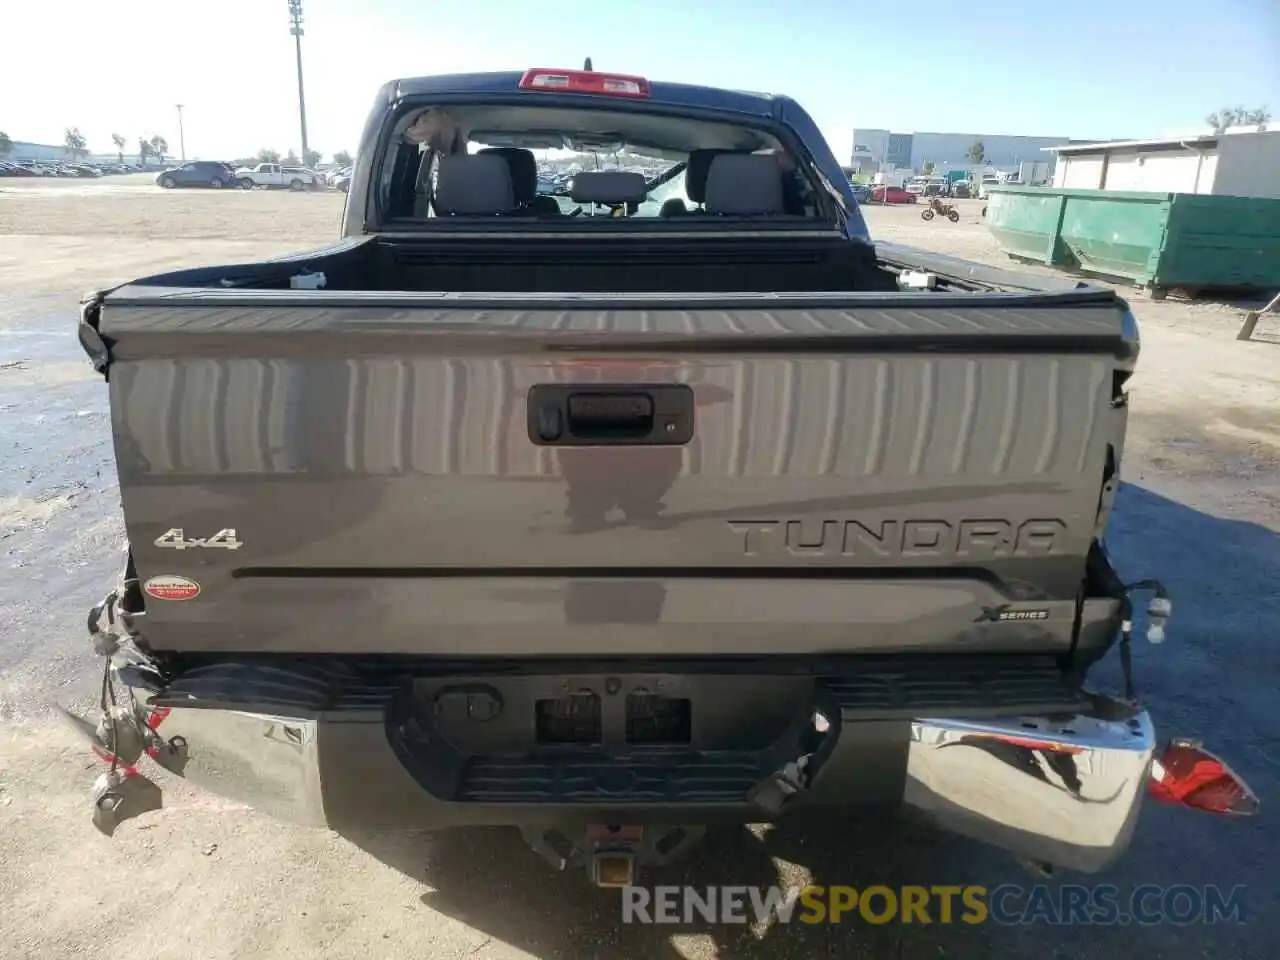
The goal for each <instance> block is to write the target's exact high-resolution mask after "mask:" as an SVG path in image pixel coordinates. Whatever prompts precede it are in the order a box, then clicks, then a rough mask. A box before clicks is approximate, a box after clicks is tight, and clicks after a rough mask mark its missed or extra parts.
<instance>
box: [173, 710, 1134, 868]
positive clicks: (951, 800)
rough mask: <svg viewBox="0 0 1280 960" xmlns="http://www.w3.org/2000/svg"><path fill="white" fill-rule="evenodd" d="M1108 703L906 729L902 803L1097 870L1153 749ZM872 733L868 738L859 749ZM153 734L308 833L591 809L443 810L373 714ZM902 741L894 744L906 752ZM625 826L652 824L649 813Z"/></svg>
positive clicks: (836, 787) (176, 722) (1116, 846)
mask: <svg viewBox="0 0 1280 960" xmlns="http://www.w3.org/2000/svg"><path fill="white" fill-rule="evenodd" d="M1097 703H1098V709H1097V712H1096V715H1079V716H1074V717H1071V718H1069V719H1068V718H1052V719H1051V718H1047V717H1009V718H1000V719H996V720H984V721H972V720H949V719H934V718H930V719H921V720H917V721H915V722H912V723H910V724H909V742H908V743H907V744H906V745H905V753H906V775H905V780H903V778H902V774H901V769H900V766H899V768H898V770H897V772H896V773H894V772H892V771H890V772H888V773H887V774H886V776H887V777H895V776H896V777H897V778H898V780H899V781H901V787H900V789H901V800H902V802H903V803H905V804H906V805H907V806H909V807H912V808H916V809H918V810H920V811H922V812H923V813H924V814H926V815H927V816H928V817H929V818H930V819H932V820H933V821H934V822H936V823H937V824H938V825H940V826H941V827H943V828H945V829H948V830H951V831H954V832H956V833H959V834H963V835H965V836H968V837H971V838H974V839H976V840H979V841H983V842H986V843H990V844H992V845H994V846H996V847H1000V848H1003V849H1005V850H1008V851H1010V852H1011V853H1013V854H1015V855H1016V856H1019V857H1021V858H1025V859H1028V860H1033V861H1038V862H1044V863H1048V864H1051V865H1054V866H1059V867H1064V868H1067V869H1074V870H1080V871H1086V872H1091V871H1096V870H1099V869H1101V868H1103V867H1105V866H1107V865H1108V864H1109V863H1110V862H1111V861H1113V860H1114V859H1115V858H1116V857H1117V856H1119V855H1120V854H1121V853H1122V852H1123V851H1124V849H1125V847H1126V846H1127V845H1128V842H1129V839H1130V836H1131V834H1132V831H1133V827H1134V823H1135V821H1136V819H1137V814H1138V811H1139V809H1140V807H1141V803H1142V799H1143V797H1144V795H1145V793H1146V781H1147V777H1148V774H1149V771H1150V768H1151V761H1152V757H1153V754H1154V750H1155V741H1154V734H1153V731H1152V726H1151V721H1150V719H1149V717H1148V715H1147V714H1146V713H1145V712H1143V711H1137V712H1126V711H1125V709H1124V708H1123V707H1122V706H1121V705H1120V704H1118V703H1116V702H1115V701H1111V700H1106V699H1102V698H1100V699H1099V700H1098V701H1097ZM1116 717H1118V719H1115V718H1116ZM857 726H858V725H856V724H848V723H846V724H845V725H844V730H843V731H842V739H846V740H854V739H855V738H852V737H848V734H849V733H850V731H852V730H853V729H854V728H855V727H857ZM874 726H875V725H864V729H859V730H858V736H859V737H861V736H862V735H863V734H864V732H865V728H866V727H874ZM884 726H885V730H884V738H885V741H884V742H885V743H888V744H889V746H890V747H891V748H893V749H891V750H889V752H888V755H896V756H898V757H899V758H900V757H901V752H900V748H901V746H902V744H901V738H902V736H903V734H904V733H905V732H906V731H905V726H906V725H902V724H896V723H895V724H889V725H884ZM156 733H157V734H159V735H160V736H161V737H162V738H163V739H165V740H170V739H171V738H173V737H179V738H181V740H182V741H185V745H186V750H185V759H184V763H183V765H182V769H181V770H175V771H174V772H178V773H180V775H182V776H183V777H185V778H186V779H188V780H190V781H191V782H193V783H195V784H198V785H201V786H203V787H205V788H207V789H209V790H210V791H212V792H214V793H217V794H219V795H222V796H224V797H227V798H230V799H233V800H237V801H240V802H243V803H246V804H248V805H249V806H252V807H254V808H257V809H260V810H262V811H263V812H265V813H268V814H270V815H271V816H273V817H276V818H278V819H281V820H286V821H290V822H293V823H299V824H304V825H309V826H321V827H323V826H328V827H333V828H335V829H339V830H341V829H345V828H364V829H370V830H376V829H408V828H433V827H443V826H450V825H456V824H462V823H470V824H480V823H521V822H526V821H530V820H540V821H548V820H552V819H555V818H556V817H561V816H562V817H565V818H583V817H586V816H588V815H589V814H590V813H591V812H593V810H594V808H593V810H587V809H584V808H582V807H573V806H564V805H561V806H537V805H534V806H529V805H523V806H516V805H506V804H485V803H480V804H477V803H462V804H459V803H451V802H446V801H441V800H439V799H437V798H435V797H433V796H431V795H430V794H428V793H427V792H426V791H425V790H423V789H422V788H421V787H420V786H419V785H418V783H417V782H416V781H415V780H414V779H413V778H412V777H410V775H409V774H408V773H407V772H406V770H405V768H404V766H403V765H402V764H401V762H400V760H399V759H398V758H397V756H396V755H395V753H394V752H393V750H392V748H391V746H390V745H389V743H388V740H387V737H386V733H385V727H384V724H383V719H382V716H381V715H380V714H379V713H376V712H373V711H369V712H367V713H352V714H344V715H342V718H341V719H334V715H332V714H328V715H324V716H323V717H320V716H316V717H309V718H308V717H289V716H279V715H268V714H258V713H246V712H237V711H231V710H223V709H188V708H181V707H174V708H171V709H170V710H169V712H168V714H167V715H166V716H165V717H164V719H163V721H162V723H160V724H159V725H158V728H157V730H156ZM891 738H897V740H896V744H897V746H896V747H894V743H891V742H889V741H890V740H891ZM876 755H877V756H881V757H883V756H885V755H886V754H885V753H884V752H881V753H879V754H876ZM860 757H865V754H863V753H862V751H861V749H860V748H859V747H857V746H856V745H855V746H852V747H851V748H849V749H847V750H837V751H836V753H835V754H833V756H832V760H831V761H830V763H831V764H835V765H847V764H855V765H856V763H857V762H858V760H859V758H860ZM824 781H825V783H824ZM842 782H844V783H845V784H847V782H848V781H847V780H845V779H844V778H843V777H842V776H841V775H840V774H839V773H836V774H835V775H830V774H829V771H828V768H827V767H824V768H823V769H822V771H820V772H819V774H818V776H817V777H816V778H815V780H814V782H813V783H812V785H811V787H810V789H809V790H808V791H807V792H805V793H804V794H802V795H801V796H800V797H798V798H797V799H798V801H799V802H801V803H805V802H814V803H818V804H821V805H824V806H846V805H853V806H856V805H857V804H858V803H860V802H864V798H862V797H859V796H856V795H855V796H850V795H849V793H848V791H847V787H842V786H841V784H842ZM824 787H825V789H824ZM895 789H898V788H895ZM614 812H617V811H614ZM654 812H655V815H657V810H655V811H654ZM729 812H730V813H736V814H737V815H738V817H739V818H740V819H743V820H746V821H751V820H752V819H765V818H764V817H762V816H759V815H758V814H759V811H758V810H756V811H753V808H752V807H751V805H750V804H749V803H747V802H746V798H745V797H744V798H743V803H742V804H741V805H740V807H739V808H738V809H737V810H735V811H729ZM753 812H754V813H756V814H757V815H756V816H754V817H753V816H752V814H753ZM626 813H627V815H629V816H636V817H638V818H641V819H643V818H644V817H645V811H643V810H640V811H636V810H630V809H628V810H627V811H626ZM725 814H726V810H725V809H724V806H723V805H709V806H708V807H706V808H703V807H685V808H678V809H677V810H676V811H675V812H674V813H673V810H672V808H671V807H666V808H664V809H662V810H661V816H662V817H663V819H665V820H666V821H668V822H672V817H673V815H679V816H687V817H688V819H687V820H686V821H680V822H689V823H696V822H698V821H699V820H700V819H702V818H703V817H710V816H719V817H723V816H724V815H725Z"/></svg>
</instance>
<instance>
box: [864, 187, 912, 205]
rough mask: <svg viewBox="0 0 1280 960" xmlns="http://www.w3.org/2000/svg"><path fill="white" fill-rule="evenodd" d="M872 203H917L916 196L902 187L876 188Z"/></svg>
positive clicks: (872, 193) (872, 191)
mask: <svg viewBox="0 0 1280 960" xmlns="http://www.w3.org/2000/svg"><path fill="white" fill-rule="evenodd" d="M870 202H871V203H915V202H916V195H915V194H914V193H912V192H911V191H909V190H906V189H904V188H902V187H885V186H880V187H874V188H872V190H871V201H870Z"/></svg>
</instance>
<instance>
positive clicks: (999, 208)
mask: <svg viewBox="0 0 1280 960" xmlns="http://www.w3.org/2000/svg"><path fill="white" fill-rule="evenodd" d="M1065 202H1066V200H1065V198H1064V197H1063V196H1062V191H1048V190H1041V189H1039V188H1035V187H1030V188H1024V189H1019V188H1018V187H990V188H988V196H987V213H986V217H987V229H988V230H990V231H991V235H992V236H993V237H995V238H996V242H997V243H999V244H1000V246H1001V247H1002V248H1004V251H1005V252H1006V253H1008V254H1009V255H1010V256H1012V257H1021V258H1022V259H1024V260H1034V261H1036V262H1037V263H1045V264H1049V265H1050V266H1060V265H1062V264H1063V263H1064V259H1063V252H1062V249H1061V247H1060V246H1059V244H1058V240H1059V234H1060V231H1061V229H1062V209H1063V205H1064V204H1065Z"/></svg>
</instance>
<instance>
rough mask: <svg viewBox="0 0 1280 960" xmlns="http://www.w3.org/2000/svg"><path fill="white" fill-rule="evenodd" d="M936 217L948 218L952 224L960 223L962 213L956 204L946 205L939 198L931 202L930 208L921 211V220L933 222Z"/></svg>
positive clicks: (934, 198) (932, 199)
mask: <svg viewBox="0 0 1280 960" xmlns="http://www.w3.org/2000/svg"><path fill="white" fill-rule="evenodd" d="M935 216H938V217H946V218H947V219H948V220H950V221H951V222H952V223H959V222H960V211H959V210H957V209H956V206H955V204H954V203H944V202H943V201H942V200H939V199H938V198H937V197H933V198H931V199H930V200H929V206H927V207H925V208H924V209H923V210H921V211H920V219H921V220H932V219H933V218H934V217H935Z"/></svg>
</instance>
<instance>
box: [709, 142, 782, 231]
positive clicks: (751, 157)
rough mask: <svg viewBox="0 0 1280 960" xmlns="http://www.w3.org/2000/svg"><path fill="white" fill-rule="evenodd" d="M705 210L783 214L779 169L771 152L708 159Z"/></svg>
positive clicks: (748, 213) (724, 212) (734, 154)
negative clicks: (708, 170)
mask: <svg viewBox="0 0 1280 960" xmlns="http://www.w3.org/2000/svg"><path fill="white" fill-rule="evenodd" d="M706 208H707V212H708V213H722V214H730V215H736V216H752V215H755V214H770V213H785V212H786V209H787V207H786V201H785V200H784V198H783V193H782V170H781V168H780V167H779V166H778V159H777V157H775V156H773V155H772V154H752V153H732V154H725V155H724V156H719V157H716V158H715V159H714V160H712V161H711V171H710V173H708V174H707V200H706Z"/></svg>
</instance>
